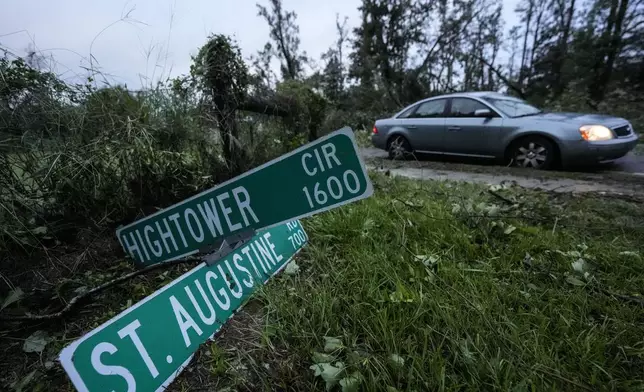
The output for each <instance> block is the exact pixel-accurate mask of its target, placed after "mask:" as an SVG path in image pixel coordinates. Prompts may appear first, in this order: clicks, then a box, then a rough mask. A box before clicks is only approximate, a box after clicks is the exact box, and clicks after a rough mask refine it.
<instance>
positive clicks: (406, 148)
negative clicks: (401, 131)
mask: <svg viewBox="0 0 644 392" xmlns="http://www.w3.org/2000/svg"><path fill="white" fill-rule="evenodd" d="M387 151H388V152H389V159H393V160H397V159H398V160H402V159H406V158H407V157H409V156H410V155H411V154H412V149H411V145H410V144H409V141H408V140H407V139H406V138H405V137H404V136H394V137H393V139H391V141H390V142H389V145H388V146H387Z"/></svg>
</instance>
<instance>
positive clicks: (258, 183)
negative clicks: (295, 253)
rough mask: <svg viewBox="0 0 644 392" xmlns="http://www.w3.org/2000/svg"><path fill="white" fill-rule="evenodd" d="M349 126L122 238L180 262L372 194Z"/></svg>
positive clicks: (120, 233)
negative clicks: (238, 236) (232, 239)
mask: <svg viewBox="0 0 644 392" xmlns="http://www.w3.org/2000/svg"><path fill="white" fill-rule="evenodd" d="M372 193H373V187H372V185H371V181H370V180H369V177H368V176H367V172H366V169H365V166H364V164H363V162H362V160H361V159H360V156H359V155H358V151H357V146H356V143H355V139H354V136H353V132H352V131H351V129H350V128H348V127H347V128H343V129H341V130H339V131H335V132H333V133H331V134H329V135H327V136H325V137H323V138H321V139H318V140H316V141H314V142H312V143H309V144H307V145H305V146H302V147H300V148H298V149H297V150H295V151H292V152H290V153H288V154H286V155H283V156H281V157H279V158H277V159H274V160H272V161H270V162H268V163H266V164H264V165H262V166H259V167H257V168H255V169H253V170H251V171H249V172H246V173H244V174H242V175H241V176H239V177H236V178H233V179H232V180H229V181H226V182H224V183H223V184H221V185H218V186H216V187H214V188H212V189H209V190H207V191H204V192H202V193H200V194H198V195H195V196H193V197H191V198H189V199H187V200H185V201H183V202H181V203H178V204H175V205H173V206H171V207H168V208H166V209H164V210H162V211H159V212H157V213H155V214H153V215H150V216H148V217H145V218H143V219H141V220H139V221H136V222H134V223H131V224H129V225H127V226H124V227H121V228H119V229H118V230H117V231H116V235H117V237H118V238H119V241H120V242H121V245H122V246H123V249H124V250H125V251H126V252H127V253H129V254H130V255H131V256H132V258H133V259H134V260H135V261H136V262H137V263H138V264H139V265H149V264H154V263H159V262H163V261H168V260H173V259H177V258H180V257H185V256H188V255H190V254H194V253H196V252H197V251H198V250H199V249H201V248H204V247H206V246H208V245H211V244H213V243H215V242H216V241H217V240H220V239H224V238H226V237H228V236H230V235H231V234H235V233H239V232H243V231H248V230H252V229H260V228H265V227H271V226H273V225H277V224H279V223H283V222H286V221H289V220H293V219H299V218H302V217H305V216H310V215H313V214H315V213H318V212H322V211H326V210H329V209H331V208H333V207H337V206H341V205H343V204H347V203H350V202H352V201H355V200H359V199H363V198H366V197H369V196H371V194H372Z"/></svg>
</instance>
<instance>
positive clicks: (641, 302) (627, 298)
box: [601, 289, 644, 307]
mask: <svg viewBox="0 0 644 392" xmlns="http://www.w3.org/2000/svg"><path fill="white" fill-rule="evenodd" d="M601 290H602V292H603V293H604V294H606V295H610V296H611V297H615V298H618V299H621V300H623V301H626V302H634V303H636V304H638V305H639V306H642V307H644V298H640V297H633V296H631V295H624V294H617V293H613V292H611V291H608V290H606V289H601Z"/></svg>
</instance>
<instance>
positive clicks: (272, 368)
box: [0, 173, 644, 392]
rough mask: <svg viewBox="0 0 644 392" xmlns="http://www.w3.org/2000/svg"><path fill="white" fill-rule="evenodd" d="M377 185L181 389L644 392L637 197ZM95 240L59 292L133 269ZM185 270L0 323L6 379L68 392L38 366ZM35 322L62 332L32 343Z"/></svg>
mask: <svg viewBox="0 0 644 392" xmlns="http://www.w3.org/2000/svg"><path fill="white" fill-rule="evenodd" d="M371 178H372V180H373V182H374V187H375V194H374V196H373V197H371V198H369V199H367V200H364V201H361V202H358V203H354V204H350V205H347V206H344V207H342V208H339V209H335V210H332V211H330V212H326V213H323V214H320V215H318V216H315V217H313V218H308V219H306V220H304V224H305V227H306V229H307V232H308V234H309V237H310V243H309V245H307V247H306V248H305V249H304V251H303V252H302V253H301V254H300V255H299V256H298V259H297V260H296V262H297V263H298V265H299V266H300V270H299V273H297V274H295V275H286V274H284V273H283V274H281V275H280V276H278V277H276V278H274V279H273V280H272V281H271V282H270V284H269V285H267V286H266V287H265V288H264V289H263V290H261V292H260V293H259V294H258V295H257V296H256V298H255V299H254V300H252V301H251V303H250V304H248V305H247V306H245V307H244V310H243V311H242V312H240V313H239V314H238V315H237V316H235V318H234V319H233V320H231V321H230V322H229V323H228V324H227V326H226V328H225V329H224V331H223V332H222V333H221V334H220V336H219V337H218V338H217V340H216V342H215V343H211V344H207V345H204V347H202V348H201V349H200V350H199V352H198V353H197V355H196V359H195V360H194V361H193V362H192V364H191V365H190V368H189V369H188V370H186V371H184V372H183V373H182V374H181V375H180V376H179V378H178V379H177V381H176V382H175V383H173V385H172V386H171V388H170V390H171V391H172V390H174V391H193V390H204V389H206V390H227V389H226V388H230V390H240V391H255V390H290V391H315V390H319V391H322V390H325V389H326V386H327V385H328V386H329V389H330V390H343V391H352V390H363V391H383V390H385V391H389V392H392V391H396V390H397V391H425V390H512V391H528V390H530V391H533V390H539V391H541V390H553V391H559V390H567V391H568V390H578V391H586V390H642V388H644V375H643V374H642V371H641V369H642V368H644V338H643V337H644V296H642V287H644V260H643V259H642V257H643V256H644V243H642V241H641V239H642V238H644V208H642V205H641V204H639V203H635V202H632V201H629V200H622V199H618V198H609V197H605V196H593V195H584V196H573V195H569V194H554V193H544V192H540V191H535V190H526V189H521V188H501V189H495V190H494V192H496V194H497V195H500V196H502V197H498V196H495V195H494V194H492V193H490V192H489V188H488V187H487V186H484V185H477V184H464V183H454V182H438V181H424V182H416V181H411V180H404V179H400V178H390V177H388V176H385V175H381V174H373V173H372V174H371ZM106 238H107V239H106ZM97 241H99V242H92V243H90V244H89V245H86V247H85V248H84V249H83V250H82V253H81V252H79V253H77V254H75V253H72V252H69V251H67V252H66V255H65V256H62V255H61V256H59V257H57V258H60V262H62V263H66V262H67V261H68V260H67V259H69V263H71V261H74V260H79V259H80V258H81V257H85V256H82V254H85V253H86V252H88V253H89V255H88V256H87V257H88V260H94V261H93V262H94V263H95V264H96V265H92V264H81V265H80V267H79V268H80V270H79V271H76V273H75V274H74V275H73V280H70V279H66V280H61V279H60V278H56V277H51V276H49V277H48V279H49V281H50V282H59V281H60V282H63V283H60V286H57V287H56V288H55V291H56V292H57V293H58V294H57V296H58V298H63V297H64V298H70V297H71V296H73V295H74V294H73V292H74V290H76V289H77V288H78V287H82V286H85V287H94V286H96V285H97V284H100V282H103V281H105V280H108V279H110V278H112V277H113V276H118V275H121V274H123V273H124V271H129V270H131V268H132V267H131V265H130V264H129V263H128V262H126V261H123V262H121V263H116V262H115V261H114V259H115V256H114V254H115V251H116V249H117V248H118V244H116V241H114V239H113V238H112V236H109V235H102V236H100V239H97ZM101 241H102V242H101ZM50 252H56V250H55V249H54V250H51V251H50ZM53 254H55V253H53ZM580 259H581V260H583V261H580ZM70 265H71V264H70ZM100 265H103V266H104V265H110V266H111V267H110V268H109V269H108V270H106V271H100V272H99V266H100ZM187 268H189V267H187V266H186V267H184V268H176V269H172V270H169V271H165V272H161V273H159V274H158V275H156V276H155V275H151V276H142V277H140V278H137V279H136V280H133V281H132V282H131V283H129V284H126V285H123V286H122V287H121V288H119V289H118V290H112V291H109V292H106V293H104V294H102V295H100V296H99V297H97V298H96V299H95V300H94V301H92V303H91V304H89V305H87V306H86V307H85V308H83V309H82V310H81V311H80V312H79V313H77V314H74V315H70V316H69V317H66V318H65V320H64V321H62V322H56V323H49V324H47V325H42V324H40V325H34V326H31V327H28V328H21V330H20V331H10V330H8V329H7V328H5V331H1V332H0V337H1V338H2V339H0V352H3V354H4V355H3V360H2V361H1V362H2V367H1V368H2V369H3V371H2V372H0V380H4V381H3V383H2V384H0V385H9V384H10V383H12V382H14V381H19V380H21V379H24V378H25V376H27V375H28V374H30V373H31V372H33V371H37V372H38V373H37V377H36V378H35V379H34V380H32V381H31V383H30V387H32V388H39V387H40V388H42V386H43V385H49V386H50V389H52V390H71V386H70V384H69V381H68V378H67V376H66V375H65V374H64V372H63V370H62V368H60V366H54V367H53V368H51V369H49V370H47V369H46V368H44V367H43V366H44V365H43V363H47V362H50V361H54V359H55V357H56V356H57V355H58V353H59V352H60V350H61V349H62V347H64V346H65V345H67V344H69V342H70V341H72V340H73V339H75V338H77V337H79V336H81V335H83V334H85V333H87V332H88V331H90V330H92V329H93V328H95V327H96V326H98V325H99V324H100V323H101V322H103V321H105V320H107V319H109V318H111V317H113V316H114V315H116V314H118V313H119V312H120V311H122V310H124V309H126V308H127V307H128V306H131V304H133V303H136V302H138V301H140V300H142V299H143V298H145V296H147V295H149V294H151V293H152V292H153V291H155V290H156V289H158V288H160V287H162V286H164V285H165V284H167V283H169V282H170V281H171V280H172V279H174V278H175V277H176V276H178V275H179V274H180V273H182V272H183V271H185V270H186V269H187ZM8 271H9V270H7V272H8ZM43 271H44V272H45V273H46V271H45V270H43ZM61 273H62V272H61ZM6 275H7V276H8V277H9V278H11V279H13V281H14V283H15V284H16V286H18V285H19V286H22V287H39V286H42V285H43V283H42V282H35V283H34V282H31V283H29V282H26V281H20V280H19V275H17V274H13V275H9V274H8V273H7V274H6ZM23 275H25V274H24V273H22V274H21V275H20V276H23ZM31 276H32V275H31V274H29V275H28V276H27V277H31ZM34 279H36V278H34ZM36 280H37V279H36ZM63 285H64V286H65V287H63ZM47 298H48V297H47ZM61 301H62V299H61ZM32 302H33V300H32ZM46 302H47V301H46ZM23 305H25V306H26V307H27V309H30V308H31V306H30V305H29V304H23ZM12 311H16V309H12ZM36 329H44V330H47V331H48V333H49V336H50V337H51V338H52V339H53V340H52V341H51V342H50V344H49V345H48V347H47V349H46V350H45V351H44V352H43V353H42V354H40V355H35V354H27V353H24V352H23V351H22V349H21V347H22V342H23V339H25V338H26V337H27V336H29V335H30V334H31V333H32V332H34V331H35V330H36ZM27 390H29V389H27Z"/></svg>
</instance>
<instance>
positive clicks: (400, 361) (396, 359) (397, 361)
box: [389, 354, 405, 367]
mask: <svg viewBox="0 0 644 392" xmlns="http://www.w3.org/2000/svg"><path fill="white" fill-rule="evenodd" d="M389 363H390V364H391V365H392V366H393V367H403V366H404V365H405V359H404V358H403V357H401V356H400V355H398V354H391V355H390V356H389Z"/></svg>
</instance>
